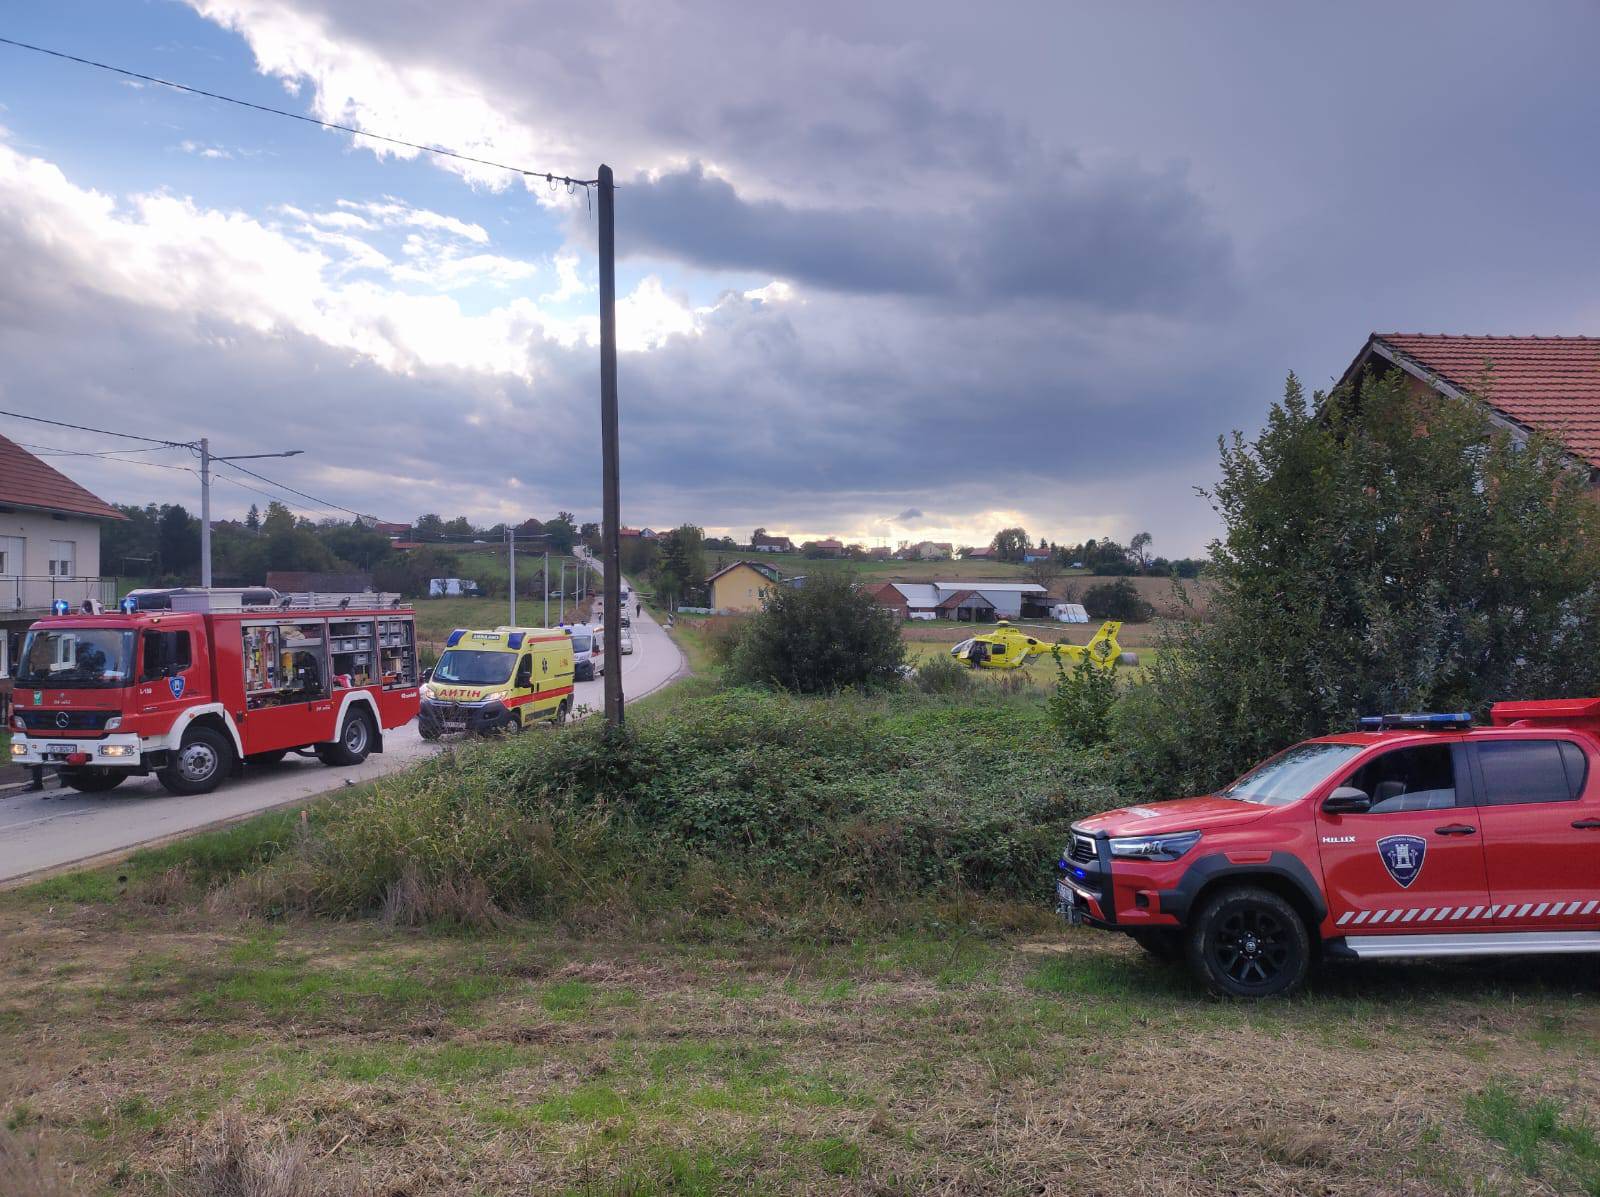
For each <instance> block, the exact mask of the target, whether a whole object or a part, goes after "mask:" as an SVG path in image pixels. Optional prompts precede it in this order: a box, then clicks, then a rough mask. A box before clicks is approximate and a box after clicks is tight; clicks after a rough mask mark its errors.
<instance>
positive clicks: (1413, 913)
mask: <svg viewBox="0 0 1600 1197" xmlns="http://www.w3.org/2000/svg"><path fill="white" fill-rule="evenodd" d="M1416 917H1417V908H1416V907H1415V906H1413V907H1412V908H1411V909H1410V910H1408V911H1406V917H1405V918H1403V919H1401V920H1400V921H1401V922H1402V923H1409V922H1410V921H1411V920H1412V919H1414V918H1416Z"/></svg>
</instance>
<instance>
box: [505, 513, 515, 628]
mask: <svg viewBox="0 0 1600 1197" xmlns="http://www.w3.org/2000/svg"><path fill="white" fill-rule="evenodd" d="M506 564H507V567H508V568H509V569H510V570H511V626H512V627H516V626H517V530H516V529H515V528H513V527H512V526H511V525H510V524H507V525H506Z"/></svg>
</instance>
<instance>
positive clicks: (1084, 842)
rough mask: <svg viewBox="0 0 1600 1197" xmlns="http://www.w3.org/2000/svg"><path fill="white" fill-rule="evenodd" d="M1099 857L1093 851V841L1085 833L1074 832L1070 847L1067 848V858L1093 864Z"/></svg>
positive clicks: (1079, 862) (1080, 862)
mask: <svg viewBox="0 0 1600 1197" xmlns="http://www.w3.org/2000/svg"><path fill="white" fill-rule="evenodd" d="M1098 858H1099V853H1098V852H1096V851H1095V846H1094V841H1093V840H1092V839H1090V838H1089V837H1088V836H1086V835H1077V834H1074V835H1073V837H1072V847H1071V848H1069V849H1068V850H1067V859H1068V860H1071V861H1075V862H1077V863H1078V864H1093V863H1094V862H1095V861H1096V860H1097V859H1098Z"/></svg>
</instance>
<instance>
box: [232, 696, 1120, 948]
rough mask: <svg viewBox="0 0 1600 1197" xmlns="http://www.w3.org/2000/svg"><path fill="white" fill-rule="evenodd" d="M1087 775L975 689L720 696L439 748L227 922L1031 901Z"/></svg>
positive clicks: (275, 872) (267, 871)
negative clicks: (552, 731) (929, 900)
mask: <svg viewBox="0 0 1600 1197" xmlns="http://www.w3.org/2000/svg"><path fill="white" fill-rule="evenodd" d="M1102 771H1103V764H1102V763H1101V762H1100V761H1099V760H1098V759H1095V758H1089V757H1082V756H1079V755H1075V754H1073V753H1071V752H1068V751H1063V750H1061V749H1059V748H1057V747H1056V745H1055V737H1054V736H1053V735H1052V733H1051V731H1050V729H1049V727H1048V725H1047V723H1046V721H1045V717H1044V714H1043V711H1042V710H1041V709H1040V706H1039V704H1038V703H1037V702H1034V701H1025V700H1022V699H1020V698H1019V697H1018V696H1016V695H1006V694H1001V693H993V694H989V695H987V696H979V697H976V698H967V699H965V700H963V701H959V702H958V701H951V700H946V699H943V698H941V697H939V696H923V695H915V694H895V695H889V696H882V697H876V698H868V697H862V696H859V695H841V696H838V697H836V698H834V699H831V700H828V701H826V702H816V701H808V700H801V699H795V698H791V697H788V696H785V695H781V694H773V693H769V692H764V691H758V690H723V691H718V692H715V693H711V694H704V695H690V696H687V697H684V698H681V699H677V700H674V702H673V703H672V704H670V705H667V706H664V707H663V708H662V709H660V710H659V711H655V712H646V713H641V714H640V715H639V716H638V717H635V718H632V719H630V720H629V722H628V724H627V728H626V731H625V733H624V734H622V735H620V736H618V735H614V734H613V733H611V732H610V731H609V730H608V729H607V728H606V727H605V725H604V724H603V722H601V721H600V720H598V719H590V720H586V721H584V722H583V723H581V724H579V725H577V726H575V727H572V728H569V729H567V730H566V731H564V732H563V733H562V734H559V735H554V736H524V737H520V738H517V739H514V740H511V741H509V742H506V743H503V744H493V745H472V746H466V747H462V748H458V749H455V750H453V751H449V752H446V753H443V754H441V755H440V756H438V757H436V758H434V759H433V760H430V761H428V762H426V763H423V764H421V765H419V766H418V767H416V768H414V769H411V770H408V771H406V772H405V773H403V774H399V775H396V776H394V777H390V778H385V779H382V780H380V781H378V782H376V783H374V784H373V786H372V787H371V789H370V791H369V792H368V793H366V794H364V795H355V796H351V797H346V798H344V799H343V800H342V801H340V802H338V803H335V804H332V805H330V806H329V807H328V808H327V811H326V813H325V816H324V817H323V818H321V819H319V820H318V823H317V825H316V826H315V827H313V828H312V834H311V835H310V836H309V837H308V839H307V841H306V842H305V844H304V845H303V846H302V847H301V848H300V849H299V850H297V851H295V852H292V853H285V854H282V855H279V856H278V857H276V858H275V859H274V860H272V861H271V862H270V863H269V864H268V865H267V866H266V867H264V868H263V869H261V870H259V871H257V872H256V873H254V874H252V875H250V876H248V877H246V878H244V879H243V880H242V881H241V882H239V883H238V884H236V885H235V886H233V887H232V888H233V892H234V895H235V896H236V897H237V898H238V899H239V900H240V901H241V902H242V903H244V906H245V908H246V909H251V910H254V911H257V912H259V913H264V914H272V913H277V912H281V911H288V910H298V911H305V912H307V913H320V914H332V915H338V916H350V915H380V916H381V917H382V918H384V919H385V920H386V921H390V922H399V923H412V924H417V923H434V922H446V923H459V924H467V925H478V926H487V925H493V924H494V923H496V922H497V921H499V920H502V919H504V918H506V917H512V916H515V917H532V918H544V917H571V918H576V919H582V920H588V921H591V922H592V921H594V920H604V919H607V918H616V917H624V918H628V917H635V916H638V915H645V916H649V915H651V914H654V913H660V912H663V911H670V912H672V913H673V914H674V917H676V918H678V919H683V918H685V917H693V916H694V915H696V914H699V913H707V914H713V915H717V916H734V917H738V918H746V919H753V920H756V921H758V922H760V921H766V922H783V921H785V920H788V919H791V918H793V917H794V914H795V913H796V912H809V911H820V912H823V913H824V916H825V917H830V916H828V915H827V912H828V911H830V909H833V908H838V909H840V910H844V909H846V908H848V907H849V906H850V905H852V904H861V903H879V904H887V903H892V902H895V901H903V900H906V899H912V900H918V901H920V900H921V899H922V898H924V897H925V896H926V895H928V894H930V893H938V894H941V895H945V896H952V895H972V896H973V897H974V898H976V899H979V900H998V901H1005V900H1018V899H1020V900H1025V901H1030V902H1043V901H1044V900H1045V899H1046V898H1047V897H1048V893H1049V890H1050V886H1051V884H1052V872H1051V865H1052V862H1053V861H1054V860H1055V858H1056V855H1057V854H1058V852H1059V849H1060V846H1061V843H1062V842H1063V837H1064V836H1065V834H1066V828H1067V825H1068V823H1070V821H1071V820H1072V819H1073V818H1076V817H1080V816H1081V815H1083V814H1085V813H1087V812H1089V811H1092V810H1096V809H1103V808H1104V807H1105V806H1106V805H1108V804H1109V802H1110V799H1111V795H1110V793H1109V791H1107V790H1106V789H1105V787H1104V784H1103V782H1102V781H1101V780H1100V774H1101V772H1102Z"/></svg>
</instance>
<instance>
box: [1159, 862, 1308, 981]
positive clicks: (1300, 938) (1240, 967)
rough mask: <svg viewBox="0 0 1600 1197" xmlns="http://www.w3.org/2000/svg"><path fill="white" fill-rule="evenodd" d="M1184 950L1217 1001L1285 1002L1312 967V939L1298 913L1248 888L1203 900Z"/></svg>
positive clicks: (1274, 896)
mask: <svg viewBox="0 0 1600 1197" xmlns="http://www.w3.org/2000/svg"><path fill="white" fill-rule="evenodd" d="M1184 950H1185V953H1186V954H1187V956H1188V958H1189V967H1190V969H1192V970H1193V972H1194V974H1195V976H1196V977H1198V978H1199V979H1200V981H1201V982H1203V983H1204V984H1205V986H1206V987H1207V988H1208V989H1210V990H1211V992H1212V993H1215V994H1218V995H1220V996H1222V997H1234V998H1267V997H1287V996H1288V995H1289V994H1291V993H1293V992H1294V991H1295V990H1297V989H1299V988H1300V986H1301V985H1303V984H1305V979H1306V973H1307V972H1308V971H1309V970H1310V968H1311V937H1310V935H1309V934H1308V933H1307V931H1306V925H1305V923H1304V922H1302V921H1301V919H1300V915H1299V913H1298V912H1297V911H1296V910H1295V908H1294V907H1293V906H1290V905H1289V903H1287V902H1285V901H1284V900H1283V899H1282V898H1280V897H1278V895H1277V894H1275V893H1272V892H1270V891H1268V890H1264V889H1256V888H1254V887H1253V886H1241V887H1240V888H1237V889H1225V890H1223V891H1222V892H1220V893H1218V894H1216V895H1215V896H1214V897H1212V898H1211V899H1210V900H1209V901H1207V902H1206V904H1205V906H1203V907H1202V908H1201V910H1200V915H1199V917H1198V918H1196V919H1195V920H1194V922H1193V924H1192V925H1191V926H1190V928H1189V935H1188V939H1187V942H1186V943H1185V944H1184Z"/></svg>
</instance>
